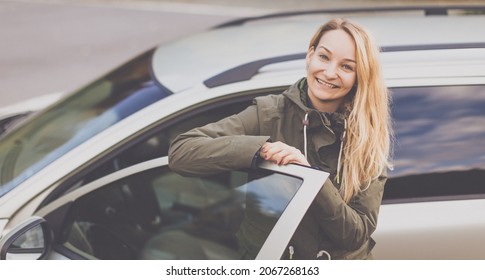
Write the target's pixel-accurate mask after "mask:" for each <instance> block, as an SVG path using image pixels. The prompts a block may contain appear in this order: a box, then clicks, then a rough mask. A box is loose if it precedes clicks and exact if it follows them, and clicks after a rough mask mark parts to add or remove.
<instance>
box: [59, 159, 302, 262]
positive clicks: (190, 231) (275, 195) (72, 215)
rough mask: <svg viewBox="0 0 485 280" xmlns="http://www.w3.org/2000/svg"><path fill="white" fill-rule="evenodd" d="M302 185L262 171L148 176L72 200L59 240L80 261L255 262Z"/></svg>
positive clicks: (153, 172) (147, 173)
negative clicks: (186, 175) (201, 175)
mask: <svg viewBox="0 0 485 280" xmlns="http://www.w3.org/2000/svg"><path fill="white" fill-rule="evenodd" d="M302 182H303V180H302V179H300V178H295V177H291V176H288V175H284V174H280V173H276V172H273V171H268V170H261V169H258V170H250V171H231V172H225V173H220V174H216V175H211V176H207V177H204V178H198V177H182V176H180V175H178V174H176V173H174V172H171V171H170V170H169V169H168V167H166V166H164V167H161V168H155V169H150V170H148V171H143V172H141V173H136V174H134V175H130V176H127V177H125V178H123V179H120V180H117V181H114V182H112V183H109V184H107V185H105V186H103V187H101V188H98V189H96V190H95V191H92V192H90V193H88V194H86V195H85V196H82V197H80V198H78V199H77V200H75V201H74V202H73V204H72V205H71V209H70V211H69V212H68V216H67V217H66V219H65V220H66V221H68V222H67V223H63V229H62V232H63V234H61V236H64V237H65V240H64V242H63V243H64V246H65V247H66V248H68V250H69V251H71V252H73V253H75V254H77V255H80V256H82V257H84V258H97V259H167V260H176V259H186V260H188V259H204V260H206V259H246V258H249V259H254V258H255V257H256V254H257V253H258V251H259V249H260V248H261V246H262V245H263V243H264V242H265V240H266V238H267V237H268V234H269V233H270V231H271V230H272V228H273V227H274V225H275V223H276V222H277V220H278V218H279V217H280V216H281V214H282V212H283V211H284V210H285V208H286V206H287V205H288V203H289V202H290V201H291V199H292V198H293V196H294V195H295V193H296V192H297V191H298V189H299V187H300V186H301V184H302ZM283 246H284V245H283Z"/></svg>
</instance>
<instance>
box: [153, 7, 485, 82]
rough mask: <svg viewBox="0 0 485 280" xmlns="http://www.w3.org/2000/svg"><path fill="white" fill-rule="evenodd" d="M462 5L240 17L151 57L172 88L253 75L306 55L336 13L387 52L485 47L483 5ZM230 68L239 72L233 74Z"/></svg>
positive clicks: (157, 72) (159, 76) (158, 76)
mask: <svg viewBox="0 0 485 280" xmlns="http://www.w3.org/2000/svg"><path fill="white" fill-rule="evenodd" d="M461 8H462V7H454V6H450V7H448V8H446V7H439V8H438V9H431V8H430V7H428V8H426V7H417V8H412V7H406V8H398V7H394V8H375V9H358V10H350V9H348V10H324V11H308V12H295V13H285V14H275V15H268V16H263V17H257V18H249V19H241V20H237V21H234V22H230V23H228V24H224V25H221V26H219V27H217V28H214V29H212V30H210V31H208V32H204V33H200V34H197V35H195V36H191V37H187V38H184V39H182V40H179V41H176V42H173V43H170V44H165V45H162V46H160V47H159V48H158V49H157V50H156V52H155V54H154V57H153V70H154V74H155V77H156V79H157V80H158V81H159V82H160V83H161V84H163V85H164V86H165V87H167V88H168V89H170V90H171V91H172V92H179V91H182V90H185V89H188V88H191V87H194V86H198V85H205V86H208V87H215V86H218V85H222V84H224V83H230V82H234V81H238V80H245V79H249V78H251V76H252V75H253V74H254V72H257V71H258V70H259V69H260V68H261V67H264V66H265V65H268V64H272V63H276V62H281V61H289V60H296V59H303V58H304V55H305V52H306V50H307V48H308V42H309V41H310V39H311V37H312V36H313V34H314V32H315V31H316V30H317V29H318V27H319V26H320V25H321V24H323V23H325V22H326V21H328V20H330V19H332V18H335V17H346V18H350V19H353V20H355V21H356V22H358V23H360V24H362V25H363V26H365V27H366V28H367V29H369V30H370V32H371V33H372V34H373V36H374V37H375V38H376V40H377V42H378V44H379V45H380V46H381V48H382V49H383V51H384V52H397V51H412V50H422V49H450V48H462V49H463V48H485V39H484V38H485V29H483V28H481V26H485V16H484V15H480V14H474V13H475V12H476V11H477V10H479V11H483V10H485V6H483V7H476V6H473V7H471V6H468V8H469V9H470V10H472V11H474V12H469V11H465V12H462V13H460V12H459V11H462V10H461ZM451 10H453V11H456V12H455V13H454V14H453V13H451V12H450V11H451ZM448 12H450V14H449V15H446V13H448ZM443 14H445V15H443ZM251 63H252V65H251V67H252V70H248V71H249V72H245V71H244V70H247V69H245V68H244V67H241V66H245V67H246V68H247V67H249V66H248V64H251ZM254 64H256V65H254ZM231 69H233V70H236V71H232V73H231V71H230V70H231ZM182 73H183V75H181V74H182ZM235 76H239V77H235Z"/></svg>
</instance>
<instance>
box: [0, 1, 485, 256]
mask: <svg viewBox="0 0 485 280" xmlns="http://www.w3.org/2000/svg"><path fill="white" fill-rule="evenodd" d="M484 10H485V7H483V8H480V7H473V8H465V9H461V8H459V7H453V8H449V9H448V8H446V7H438V8H435V9H432V8H412V9H411V8H408V9H399V8H391V9H387V8H381V9H380V10H379V9H373V10H369V11H364V12H362V11H361V12H356V11H351V10H346V11H341V12H338V13H336V11H332V12H324V11H320V12H317V11H312V12H309V13H304V12H302V13H295V14H294V15H288V14H285V15H271V16H268V17H262V18H253V19H246V20H241V21H237V22H233V23H229V24H227V25H224V26H220V27H218V28H215V29H213V30H209V31H207V32H205V33H201V34H198V35H195V36H192V37H189V38H185V39H182V40H180V41H176V42H173V43H170V44H166V45H162V46H160V47H158V48H156V49H155V50H153V53H152V52H151V51H150V52H147V53H146V54H142V55H141V56H140V57H137V58H135V59H134V60H132V61H131V62H130V63H128V64H126V65H125V66H122V67H120V68H119V69H116V70H115V71H113V72H112V73H111V74H109V75H107V76H105V77H102V78H101V79H99V80H97V81H95V82H94V83H92V84H90V85H88V86H86V87H85V88H83V89H81V90H80V91H78V92H76V93H73V94H71V95H67V96H66V97H65V98H63V99H62V100H61V101H59V102H57V103H55V104H53V105H51V106H49V107H48V108H46V109H45V110H43V111H40V112H38V113H36V114H35V115H33V116H31V117H29V118H28V119H26V120H25V121H23V122H22V123H20V124H18V125H16V126H15V127H14V128H12V129H11V130H10V131H7V132H6V133H5V134H4V135H3V136H2V138H1V139H0V184H1V186H0V235H1V239H0V258H1V259H23V258H49V259H238V258H240V257H241V256H240V255H239V254H238V238H237V232H238V229H239V228H240V224H241V223H242V222H244V218H243V217H244V215H245V214H247V213H245V212H246V210H247V209H246V207H245V205H246V204H247V203H252V202H254V201H257V203H259V204H260V206H261V209H260V211H261V213H262V214H261V217H262V218H264V219H267V221H268V223H267V224H268V230H267V235H265V236H261V237H258V238H255V240H256V241H257V242H255V243H256V245H257V246H258V248H260V251H259V255H258V257H257V258H259V259H279V258H280V257H281V255H282V254H283V250H284V248H285V247H286V245H287V242H288V240H289V238H291V236H292V234H293V231H294V229H295V227H296V226H297V225H298V223H299V220H300V218H301V216H302V215H303V213H304V212H305V211H306V209H307V208H308V206H309V205H310V203H311V201H312V200H313V198H314V196H315V194H316V193H317V192H318V190H319V188H320V187H321V186H322V182H323V181H322V180H324V179H325V178H326V175H327V174H326V173H324V172H321V171H317V170H313V169H310V168H304V167H300V166H293V165H290V166H286V167H277V166H273V165H271V164H268V163H265V164H263V165H262V166H260V167H259V168H258V169H254V170H237V171H232V172H227V173H223V174H218V175H214V176H210V177H204V178H184V177H181V176H179V175H176V174H174V173H173V172H171V171H170V170H169V169H168V167H167V157H166V156H167V150H168V145H169V143H170V141H171V140H172V139H173V138H174V137H175V136H176V135H178V134H179V133H180V132H184V131H186V130H188V129H190V128H192V127H196V126H200V125H203V124H206V123H208V122H212V121H216V120H218V119H221V118H223V117H225V116H228V115H231V114H234V113H236V112H239V111H241V110H242V109H244V108H245V107H246V106H248V105H249V104H250V102H251V100H252V99H253V98H254V97H255V96H260V95H265V94H280V93H282V92H283V90H284V89H285V88H287V87H288V86H289V85H290V84H292V83H293V82H294V81H296V80H297V79H299V78H301V77H303V76H305V61H304V58H305V51H306V49H307V43H308V42H309V40H310V38H311V36H312V35H313V33H314V32H315V31H316V30H317V28H318V27H319V26H320V25H321V24H323V23H324V22H326V21H327V20H329V19H330V18H333V17H335V16H336V15H338V16H345V17H350V18H353V19H355V20H356V21H358V22H359V23H361V24H363V25H364V26H366V27H368V29H370V30H371V31H372V32H373V34H374V35H375V37H376V38H377V40H378V42H379V44H380V45H381V46H382V61H383V66H384V73H385V77H386V83H387V85H388V87H389V88H390V89H391V91H392V98H393V105H392V114H393V118H394V122H395V132H396V138H397V143H396V146H395V169H394V170H393V171H391V172H390V173H389V176H390V178H389V180H388V182H387V184H386V189H385V194H384V201H383V205H382V207H381V210H380V215H379V222H378V228H377V230H376V232H375V233H374V235H373V237H374V239H375V240H376V242H377V245H376V247H375V249H374V257H375V258H376V259H428V258H429V259H483V258H485V245H484V244H483V242H482V240H483V237H482V236H484V235H485V216H484V215H483V214H482V213H484V212H485V151H484V148H483V147H485V110H484V108H485V67H484V65H485V39H484V38H485V29H483V28H481V27H482V26H485V16H483V15H482V14H480V12H482V13H483V11H484ZM477 11H478V12H477ZM446 13H449V14H446ZM255 185H257V186H258V187H257V188H255V187H254V186H255ZM276 232H277V233H278V234H275V233H276Z"/></svg>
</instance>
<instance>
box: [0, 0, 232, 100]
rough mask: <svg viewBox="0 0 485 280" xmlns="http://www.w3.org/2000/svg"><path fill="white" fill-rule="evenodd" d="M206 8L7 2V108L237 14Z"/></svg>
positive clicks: (0, 20)
mask: <svg viewBox="0 0 485 280" xmlns="http://www.w3.org/2000/svg"><path fill="white" fill-rule="evenodd" d="M199 8H200V7H199ZM199 10H200V12H195V11H194V10H190V9H186V8H185V9H181V8H180V7H179V9H177V7H176V6H173V7H172V9H169V10H161V9H156V8H153V7H146V8H143V7H141V8H140V7H134V6H131V7H115V6H110V5H102V6H98V5H81V4H74V5H73V4H69V5H66V4H62V3H39V2H37V3H36V2H32V1H30V2H29V1H2V0H0V107H3V106H7V105H11V104H14V103H18V102H20V101H23V100H26V99H28V98H31V97H36V96H40V95H43V94H49V93H55V92H70V91H72V90H75V89H77V88H79V87H81V86H83V85H85V84H86V83H88V82H90V81H92V80H93V79H95V78H97V77H99V76H100V75H102V74H104V73H106V72H107V71H109V70H111V69H112V68H114V67H116V66H118V65H120V64H121V63H123V62H125V61H127V60H128V59H129V58H132V57H134V56H135V55H137V54H139V53H141V52H142V51H144V50H147V49H149V48H151V47H153V46H155V45H157V44H160V43H163V42H166V41H169V40H173V39H176V38H179V37H183V36H186V35H189V34H192V33H196V32H200V31H202V30H205V29H208V28H210V27H211V26H214V25H216V24H219V23H222V22H224V21H227V20H230V19H233V18H235V17H237V14H231V13H228V12H227V11H226V12H224V11H221V12H220V13H219V14H217V13H218V12H217V11H215V10H214V11H213V12H212V13H208V12H203V10H201V9H199ZM184 11H186V12H184Z"/></svg>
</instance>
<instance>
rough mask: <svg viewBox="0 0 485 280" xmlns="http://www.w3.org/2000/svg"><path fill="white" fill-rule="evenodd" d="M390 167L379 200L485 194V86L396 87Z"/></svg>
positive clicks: (430, 198) (428, 198)
mask: <svg viewBox="0 0 485 280" xmlns="http://www.w3.org/2000/svg"><path fill="white" fill-rule="evenodd" d="M392 93H393V106H392V109H393V117H394V121H395V133H396V140H397V141H396V145H395V155H394V158H395V161H394V163H395V169H394V171H392V172H391V173H390V174H389V175H390V179H389V180H388V182H387V184H386V187H385V193H384V200H385V202H386V203H390V202H399V201H409V200H414V201H416V200H417V201H419V200H422V201H426V200H435V199H453V198H457V197H464V196H468V197H470V198H473V197H484V195H485V188H484V186H485V150H484V147H485V109H484V108H485V86H483V85H468V86H442V87H413V88H396V89H393V90H392Z"/></svg>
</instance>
